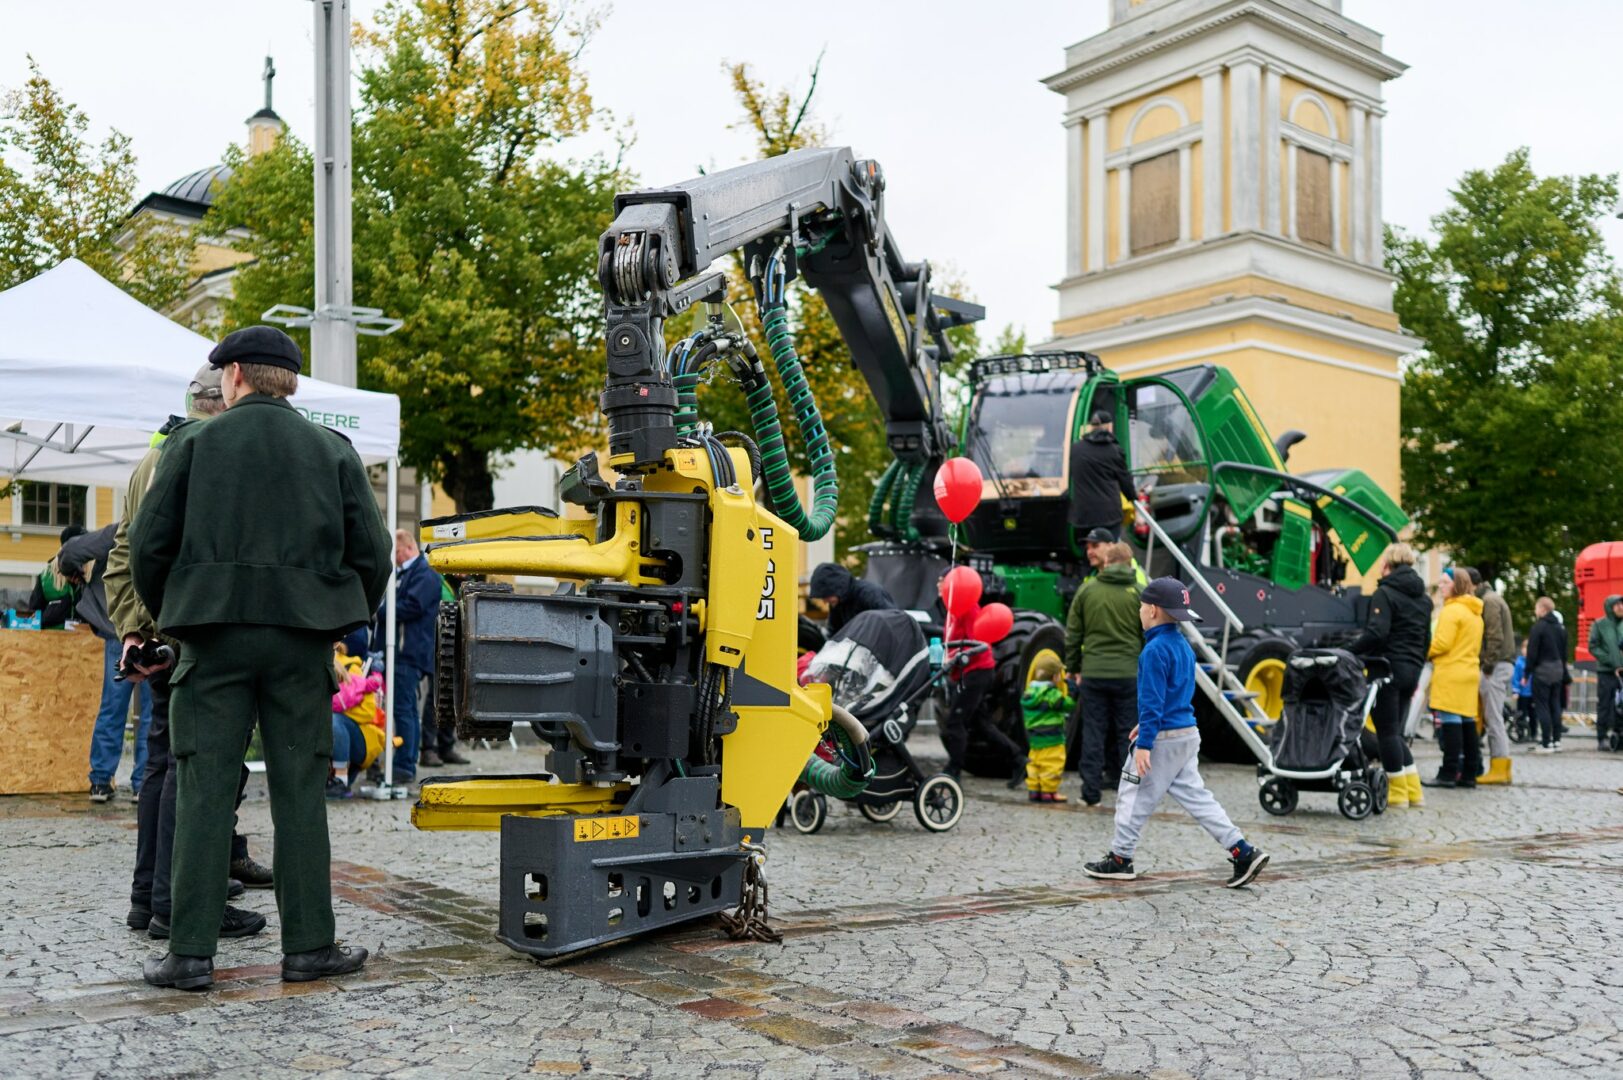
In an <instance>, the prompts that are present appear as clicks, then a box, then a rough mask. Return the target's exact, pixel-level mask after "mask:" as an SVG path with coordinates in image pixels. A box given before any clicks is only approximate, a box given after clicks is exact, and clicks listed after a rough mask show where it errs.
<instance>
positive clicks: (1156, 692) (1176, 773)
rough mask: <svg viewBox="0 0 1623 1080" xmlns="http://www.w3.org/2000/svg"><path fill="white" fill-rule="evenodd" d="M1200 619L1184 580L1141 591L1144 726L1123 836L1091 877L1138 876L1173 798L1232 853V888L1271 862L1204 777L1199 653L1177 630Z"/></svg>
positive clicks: (1124, 803) (1125, 774) (1138, 733)
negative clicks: (1153, 828) (1145, 836)
mask: <svg viewBox="0 0 1623 1080" xmlns="http://www.w3.org/2000/svg"><path fill="white" fill-rule="evenodd" d="M1199 618H1200V616H1198V615H1196V614H1195V613H1194V612H1193V611H1191V610H1189V590H1188V589H1186V588H1184V586H1183V583H1182V582H1180V581H1179V580H1178V579H1176V578H1169V577H1164V578H1156V579H1155V580H1154V581H1152V582H1150V583H1149V584H1148V585H1146V586H1145V587H1144V591H1143V592H1142V593H1140V594H1139V607H1138V621H1139V624H1140V625H1141V626H1143V627H1144V650H1143V651H1142V652H1141V653H1139V656H1138V727H1136V728H1134V729H1133V734H1132V736H1131V738H1132V741H1133V744H1134V747H1135V749H1134V750H1133V756H1132V758H1131V760H1130V761H1129V762H1128V765H1127V768H1125V769H1123V770H1122V774H1121V784H1120V786H1119V787H1118V788H1117V790H1116V835H1115V838H1114V839H1113V840H1112V841H1111V844H1110V852H1109V854H1107V855H1106V856H1105V857H1104V858H1102V859H1100V860H1099V861H1098V862H1094V863H1088V864H1087V865H1086V866H1085V867H1084V868H1083V869H1085V870H1086V871H1087V874H1088V876H1089V877H1094V878H1104V879H1106V880H1109V881H1132V880H1133V879H1134V878H1136V877H1138V872H1137V871H1135V870H1134V869H1133V852H1134V851H1135V850H1136V849H1137V847H1138V838H1139V834H1140V833H1142V832H1143V830H1144V825H1145V823H1146V822H1148V821H1149V819H1150V815H1151V814H1153V813H1155V808H1156V807H1157V806H1158V805H1159V804H1160V802H1161V800H1162V799H1163V798H1164V797H1166V796H1167V795H1171V796H1172V797H1173V798H1174V799H1176V800H1177V801H1178V805H1180V806H1182V807H1183V808H1184V809H1185V810H1186V811H1188V812H1189V816H1190V817H1193V818H1194V819H1195V820H1196V821H1197V822H1199V823H1200V825H1201V827H1202V828H1204V829H1205V830H1206V831H1207V832H1209V833H1211V835H1212V839H1213V840H1216V841H1217V842H1218V843H1219V844H1222V845H1223V847H1224V848H1225V849H1227V851H1228V853H1229V862H1230V863H1231V864H1232V865H1233V867H1234V872H1233V873H1232V874H1231V875H1230V876H1229V880H1228V887H1229V888H1231V889H1237V888H1239V887H1240V886H1242V885H1249V884H1250V883H1251V882H1252V881H1253V880H1254V879H1255V878H1256V876H1257V875H1258V874H1260V873H1261V872H1262V868H1263V867H1265V866H1267V865H1268V853H1267V852H1266V851H1263V850H1262V849H1261V848H1257V847H1252V846H1251V845H1250V844H1248V843H1246V842H1245V837H1244V836H1242V835H1241V834H1240V830H1239V829H1237V828H1235V826H1234V822H1232V821H1230V820H1229V816H1228V814H1226V813H1224V812H1223V808H1222V807H1221V806H1219V805H1218V803H1217V799H1216V798H1215V797H1214V796H1213V795H1212V793H1211V792H1209V791H1207V790H1206V785H1205V784H1204V783H1203V782H1202V781H1201V779H1200V767H1199V764H1198V762H1197V760H1196V755H1197V753H1198V752H1199V750H1200V732H1199V730H1198V729H1197V728H1196V727H1195V709H1194V699H1195V650H1194V649H1192V648H1190V647H1189V642H1188V641H1186V640H1184V636H1183V632H1182V631H1180V630H1179V629H1178V626H1177V624H1178V623H1181V622H1188V621H1190V620H1192V619H1199Z"/></svg>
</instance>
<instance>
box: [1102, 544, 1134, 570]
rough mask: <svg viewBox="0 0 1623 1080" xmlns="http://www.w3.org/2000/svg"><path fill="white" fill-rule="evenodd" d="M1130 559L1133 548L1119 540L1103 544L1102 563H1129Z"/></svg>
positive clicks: (1107, 564) (1108, 564)
mask: <svg viewBox="0 0 1623 1080" xmlns="http://www.w3.org/2000/svg"><path fill="white" fill-rule="evenodd" d="M1132 561H1133V549H1132V548H1130V547H1128V546H1127V545H1126V544H1124V543H1122V542H1121V541H1120V540H1117V541H1116V542H1115V543H1113V544H1106V545H1105V550H1104V564H1105V565H1106V566H1115V565H1116V564H1117V563H1129V562H1132Z"/></svg>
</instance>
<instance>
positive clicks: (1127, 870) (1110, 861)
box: [1082, 851, 1138, 881]
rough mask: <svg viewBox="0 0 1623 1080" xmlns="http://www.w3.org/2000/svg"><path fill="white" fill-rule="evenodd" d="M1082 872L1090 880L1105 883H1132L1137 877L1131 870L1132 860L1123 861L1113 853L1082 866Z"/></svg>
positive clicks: (1135, 872) (1136, 873) (1136, 872)
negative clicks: (1102, 880)
mask: <svg viewBox="0 0 1623 1080" xmlns="http://www.w3.org/2000/svg"><path fill="white" fill-rule="evenodd" d="M1082 869H1083V871H1084V872H1086V873H1087V875H1088V877H1091V878H1103V879H1105V880H1106V881H1133V880H1135V879H1136V878H1137V877H1138V871H1136V870H1134V869H1133V860H1132V859H1124V858H1122V857H1121V856H1120V855H1117V854H1116V853H1115V852H1114V851H1112V852H1111V853H1110V854H1108V855H1106V856H1105V857H1104V858H1102V859H1100V860H1099V861H1098V862H1090V863H1088V864H1087V865H1086V866H1084V867H1083V868H1082Z"/></svg>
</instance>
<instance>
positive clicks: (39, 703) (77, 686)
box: [0, 628, 103, 795]
mask: <svg viewBox="0 0 1623 1080" xmlns="http://www.w3.org/2000/svg"><path fill="white" fill-rule="evenodd" d="M102 656H103V645H102V640H101V639H100V638H98V637H97V636H96V635H95V634H92V633H91V632H90V631H89V630H88V629H84V628H81V629H79V630H73V631H68V630H45V631H39V630H0V795H21V794H32V793H40V792H74V791H86V790H88V789H89V783H90V782H89V780H87V779H86V776H87V775H88V773H89V772H90V733H91V732H92V731H93V730H94V729H95V726H96V711H97V709H98V708H100V706H101V679H102Z"/></svg>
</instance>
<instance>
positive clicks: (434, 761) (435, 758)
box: [417, 750, 445, 769]
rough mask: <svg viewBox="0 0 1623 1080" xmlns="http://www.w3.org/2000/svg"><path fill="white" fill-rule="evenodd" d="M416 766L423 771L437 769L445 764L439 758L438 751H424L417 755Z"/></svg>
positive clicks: (443, 760)
mask: <svg viewBox="0 0 1623 1080" xmlns="http://www.w3.org/2000/svg"><path fill="white" fill-rule="evenodd" d="M417 764H419V765H421V766H422V767H423V768H425V769H437V768H439V767H440V766H441V765H444V764H445V759H443V758H441V757H440V754H439V751H438V750H424V751H423V752H422V753H421V754H418V755H417Z"/></svg>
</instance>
